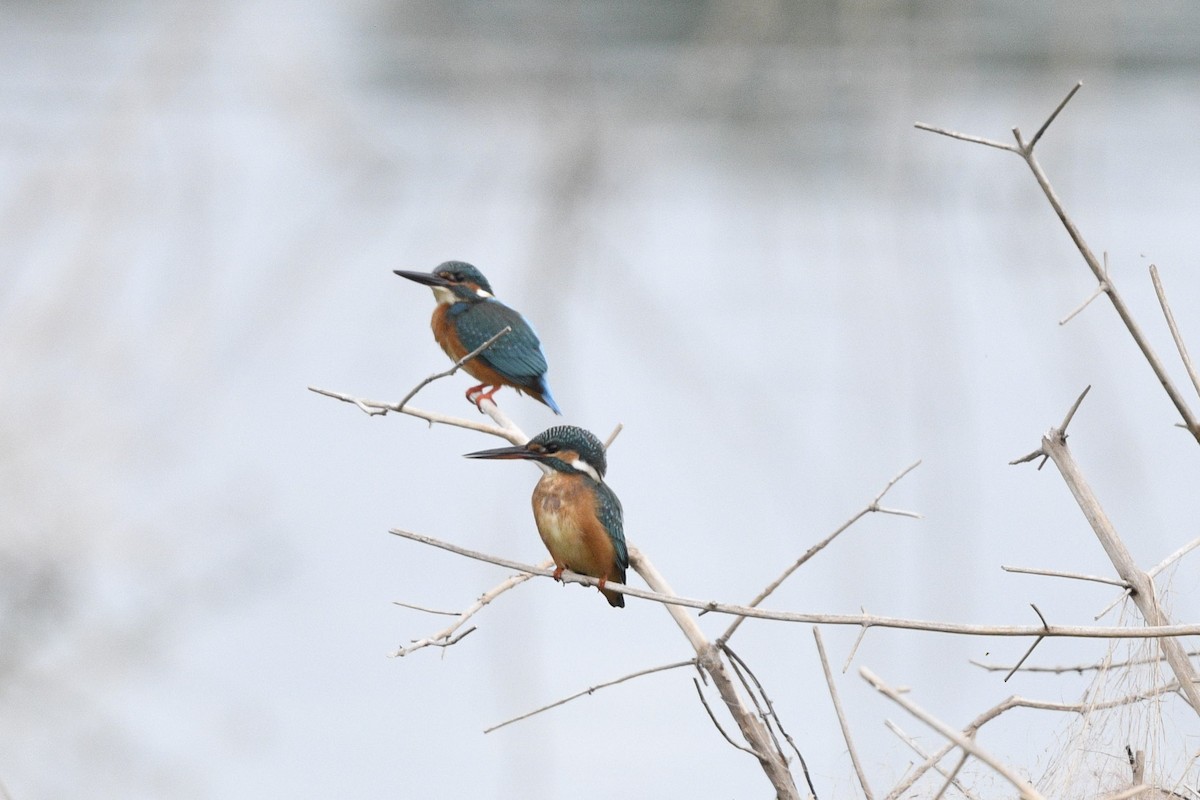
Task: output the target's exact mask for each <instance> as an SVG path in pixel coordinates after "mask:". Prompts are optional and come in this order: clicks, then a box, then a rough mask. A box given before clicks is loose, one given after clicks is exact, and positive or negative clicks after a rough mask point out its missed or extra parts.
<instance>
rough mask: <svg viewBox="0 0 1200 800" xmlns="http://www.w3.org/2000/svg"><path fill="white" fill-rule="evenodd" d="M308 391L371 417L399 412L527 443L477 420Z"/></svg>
mask: <svg viewBox="0 0 1200 800" xmlns="http://www.w3.org/2000/svg"><path fill="white" fill-rule="evenodd" d="M308 390H309V391H310V392H316V393H317V394H323V395H325V396H326V397H332V398H333V399H334V400H341V401H342V402H344V403H352V404H354V405H356V406H358V407H359V408H360V409H362V411H363V412H364V413H366V414H368V415H371V416H374V415H377V414H378V415H383V414H387V413H388V412H389V411H397V412H400V413H402V414H407V415H408V416H410V417H416V418H418V419H423V420H425V421H426V422H429V423H430V424H434V423H436V424H441V425H451V426H453V427H456V428H466V429H467V430H471V431H479V432H480V433H490V434H491V435H492V436H499V437H500V438H501V439H507V440H509V441H510V442H512V443H513V444H523V443H524V442H525V441H527V440H520V441H518V439H520V437H515V436H514V435H513V434H512V432H511V431H509V430H506V429H504V428H501V427H499V426H497V425H489V424H488V423H486V422H476V421H475V420H471V419H464V418H462V417H453V416H450V415H449V414H441V413H438V412H437V411H425V410H423V409H420V408H412V407H411V406H406V407H405V408H404V409H403V411H401V409H400V405H399V404H398V403H388V402H386V401H383V400H364V399H362V398H358V397H354V396H353V395H349V394H344V393H342V392H335V391H332V390H330V389H320V388H318V387H316V386H309V387H308ZM488 402H489V401H486V400H485V401H484V406H485V408H486V406H487V404H488Z"/></svg>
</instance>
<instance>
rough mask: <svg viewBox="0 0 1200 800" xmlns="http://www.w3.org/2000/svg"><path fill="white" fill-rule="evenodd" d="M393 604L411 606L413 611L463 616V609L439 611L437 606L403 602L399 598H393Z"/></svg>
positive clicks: (404, 606)
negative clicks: (428, 606) (431, 606)
mask: <svg viewBox="0 0 1200 800" xmlns="http://www.w3.org/2000/svg"><path fill="white" fill-rule="evenodd" d="M392 605H396V606H401V607H402V608H411V609H412V610H413V611H424V612H425V613H426V614H438V615H440V616H443V617H457V616H461V615H462V612H461V611H438V610H437V609H436V608H426V607H425V606H418V605H414V604H412V603H401V602H400V601H399V600H393V601H392Z"/></svg>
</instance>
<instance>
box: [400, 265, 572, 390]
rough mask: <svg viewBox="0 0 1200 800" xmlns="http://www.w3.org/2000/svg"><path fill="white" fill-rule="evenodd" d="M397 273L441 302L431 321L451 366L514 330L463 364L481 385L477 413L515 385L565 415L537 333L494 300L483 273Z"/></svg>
mask: <svg viewBox="0 0 1200 800" xmlns="http://www.w3.org/2000/svg"><path fill="white" fill-rule="evenodd" d="M393 271H394V272H395V273H396V274H397V275H399V276H400V277H402V278H408V279H409V280H410V281H416V282H417V283H421V284H424V285H425V286H428V287H429V288H430V289H432V290H433V296H434V298H435V299H436V300H437V308H435V309H434V310H433V320H432V322H431V326H432V327H433V338H434V339H436V340H437V343H438V344H439V345H440V346H441V348H442V350H444V351H446V355H448V356H450V360H451V361H458V360H459V359H460V358H462V357H463V356H465V355H466V354H467V353H470V352H471V351H472V350H474V349H475V348H477V347H479V346H480V345H482V344H483V343H484V342H486V341H487V340H488V339H490V338H492V337H493V336H495V335H496V334H497V333H499V332H500V331H502V330H504V328H505V327H506V326H507V327H510V328H512V330H511V331H509V332H508V333H506V334H505V335H504V336H501V337H500V338H499V339H497V340H496V342H495V343H493V344H492V346H491V347H489V348H488V349H487V350H485V351H483V352H482V353H480V354H479V355H478V356H476V357H475V358H473V359H471V360H470V361H468V362H466V363H465V364H463V367H462V368H463V369H464V370H466V372H467V374H468V375H471V376H473V377H474V378H475V380H477V381H482V383H480V384H479V385H478V386H472V387H471V388H470V389H468V390H467V399H468V400H470V401H471V402H473V403H474V404H475V407H476V408H479V404H480V403H482V402H483V401H484V400H491V399H492V396H493V395H495V394H496V392H498V391H500V387H501V386H511V387H513V388H514V389H516V390H517V392H518V393H520V392H524V393H525V394H528V395H529V396H530V397H532V398H534V399H535V400H538V401H540V402H542V403H545V404H546V405H547V406H549V407H550V408H551V410H553V411H554V413H555V414H562V411H560V410H559V408H558V404H557V403H555V402H554V397H553V395H551V394H550V385H549V384H548V383H546V369H547V365H546V354H545V353H543V352H542V343H541V342H540V341H539V340H538V337H537V334H536V333H534V332H533V327H532V326H531V325H530V324H529V323H528V322H527V321H526V320H525V318H524V317H523V316H521V314H520V313H519V312H517V311H515V310H513V309H511V308H509V307H508V306H506V305H504V303H501V302H500V301H499V300H497V299H496V298H495V297H494V296H493V294H492V287H491V284H489V283H488V279H487V278H485V277H483V273H482V272H480V271H479V270H478V269H476V268H475V267H473V266H472V265H470V264H468V263H466V262H465V261H446V262H443V263H442V264H439V265H438V266H437V269H435V270H434V271H433V272H408V271H406V270H402V269H397V270H393ZM485 388H486V389H488V391H486V392H485V391H484V389H485ZM481 410H482V409H481Z"/></svg>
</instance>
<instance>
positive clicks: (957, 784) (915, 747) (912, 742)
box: [883, 719, 978, 800]
mask: <svg viewBox="0 0 1200 800" xmlns="http://www.w3.org/2000/svg"><path fill="white" fill-rule="evenodd" d="M883 724H884V726H886V727H887V729H888V730H890V731H891V732H892V733H894V734H896V736H898V737H899V738H900V741H902V742H904V743H905V744H906V745H908V746H909V747H910V748H911V749H912V751H913V752H914V753H916V754H917V755H919V756H920V757H921V758H926V759H927V758H929V753H927V752H925V748H923V747H921V745H919V744H917V740H916V739H914V738H912V737H911V736H909V735H908V734H907V733H905V732H904V731H903V730H901V729H900V726H899V725H897V724H896V723H894V722H892V721H891V720H890V719H888V720H884V721H883ZM933 768H934V769H936V770H937V771H938V772H939V773H940V774H941V775H942V777H943V778H949V779H951V781H952V783H953V785H954V788H956V789H958V790H959V791H960V792H962V793H963V794H964V795H966V796H967V798H968V799H969V800H978V798H976V797H975V795H974V794H973V793H972V792H971V790H970V789H968V788H967V787H966V786H963V784H962V782H961V781H959V780H958V778H957V777H955V776H954V775H951V774H950V773H949V772H947V771H946V770H944V769H942V767H941V766H940V765H938V764H934V766H933Z"/></svg>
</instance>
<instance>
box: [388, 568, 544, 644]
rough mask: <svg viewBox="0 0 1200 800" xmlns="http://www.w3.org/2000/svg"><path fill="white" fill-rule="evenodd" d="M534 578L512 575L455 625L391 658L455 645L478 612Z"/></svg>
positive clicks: (477, 602)
mask: <svg viewBox="0 0 1200 800" xmlns="http://www.w3.org/2000/svg"><path fill="white" fill-rule="evenodd" d="M553 563H554V562H553V561H551V560H550V559H546V560H545V561H543V562H542V563H541V564H540V565H539V566H541V567H546V566H548V565H550V564H553ZM532 577H533V576H532V575H529V574H521V575H510V576H509V577H508V578H506V579H504V580H503V581H501V582H500V583H498V584H497V585H496V586H493V587H492V588H491V589H488V590H487V591H486V592H484V593H483V594H482V595H480V596H479V599H478V600H476V601H475V602H474V603H472V604H471V606H470V607H469V608H467V609H466V610H465V611H463V612H462V613H460V614H458V615H457V616H458V619H457V620H455V622H454V623H453V624H451V625H450V626H448V627H446V628H444V629H443V630H440V631H438V632H437V633H435V634H433V635H432V636H429V637H427V638H425V639H419V640H416V641H414V642H413V643H412V644H410V645H409V646H408V647H401V648H399V649H397V650H396V651H395V652H393V653H392V654H391V657H392V658H403V657H404V656H406V655H408V654H409V653H415V652H416V651H418V650H420V649H422V648H425V647H442V646H445V645H447V644H454V643H455V642H457V641H458V640H459V639H461V638H462V636H459V637H455V636H454V633H455V632H456V631H457V630H458V629H459V628H461V627H462V626H463V625H464V624H465V623H466V621H467V620H469V619H470V618H471V617H473V616H475V614H476V613H477V612H479V611H481V610H482V609H483V607H484V606H486V605H487V604H488V603H490V602H492V601H493V600H495V599H496V598H497V597H499V596H500V595H502V594H504V593H505V592H507V591H508V590H509V589H512V588H514V587H516V586H520V585H521V584H522V583H524V582H525V581H527V580H529V579H530V578H532ZM472 630H474V629H472ZM465 635H466V634H463V636H465Z"/></svg>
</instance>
